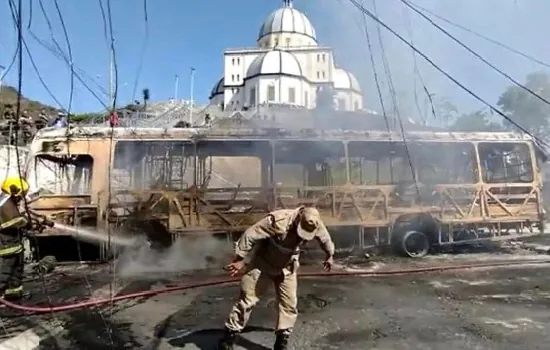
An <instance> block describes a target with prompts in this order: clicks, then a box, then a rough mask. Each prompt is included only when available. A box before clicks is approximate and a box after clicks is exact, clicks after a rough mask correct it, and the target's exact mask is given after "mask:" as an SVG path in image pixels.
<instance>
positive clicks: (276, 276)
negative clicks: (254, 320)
mask: <svg viewBox="0 0 550 350" xmlns="http://www.w3.org/2000/svg"><path fill="white" fill-rule="evenodd" d="M312 239H316V240H317V241H318V242H319V243H320V245H321V248H322V249H323V250H324V252H325V253H326V258H325V261H324V264H323V265H324V267H325V269H326V270H330V269H331V267H332V264H333V255H334V243H333V242H332V239H331V237H330V234H329V232H328V231H327V229H326V227H325V225H324V223H323V222H322V220H321V216H320V215H319V212H318V211H317V209H314V208H306V207H299V208H297V209H283V210H276V211H273V212H271V213H270V214H269V215H267V216H266V217H265V218H263V219H262V220H260V221H259V222H257V223H256V224H254V225H253V226H251V227H250V228H248V229H247V230H246V231H245V232H244V233H243V235H242V236H241V237H240V238H239V240H238V241H237V243H236V244H235V258H234V260H233V261H232V262H231V263H230V264H229V265H227V266H226V267H225V269H226V270H227V271H228V272H229V273H230V274H231V276H236V275H238V274H240V273H241V272H243V273H244V275H243V277H242V279H241V287H240V288H241V291H240V295H239V299H238V301H237V302H236V303H235V304H234V306H233V308H232V310H231V312H230V314H229V317H228V319H227V321H226V323H225V335H224V337H223V338H222V339H221V341H220V343H219V348H220V349H223V350H231V349H233V346H234V344H235V340H236V336H237V334H238V333H239V332H241V331H242V330H243V329H244V327H245V326H246V323H247V321H248V319H249V317H250V313H251V311H252V309H253V307H254V306H255V305H256V304H257V302H258V301H259V297H260V296H261V294H262V293H263V292H264V291H265V290H266V289H267V287H268V285H269V284H270V283H273V285H274V287H275V294H276V297H277V303H278V314H279V315H278V318H277V326H276V331H275V335H276V340H275V346H274V349H275V350H286V349H287V346H288V345H287V343H288V338H289V336H290V334H291V333H292V328H293V327H294V324H295V323H296V318H297V316H298V310H297V303H298V300H297V286H298V285H297V270H298V267H299V254H300V246H301V245H302V244H304V243H305V242H307V241H311V240H312Z"/></svg>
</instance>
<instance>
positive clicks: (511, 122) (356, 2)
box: [348, 0, 550, 149]
mask: <svg viewBox="0 0 550 350" xmlns="http://www.w3.org/2000/svg"><path fill="white" fill-rule="evenodd" d="M348 1H350V2H351V3H352V4H353V5H355V7H357V9H359V10H360V11H362V12H364V13H365V14H366V15H367V16H369V17H370V18H372V19H373V20H374V21H376V22H378V23H379V24H380V25H382V26H383V27H384V28H385V29H386V30H388V31H389V32H390V33H392V34H393V35H394V36H395V37H397V38H398V39H399V40H400V41H402V42H403V43H404V44H405V45H407V46H408V47H410V48H411V49H413V50H414V51H415V52H416V53H417V54H418V55H420V56H421V57H422V58H423V59H424V60H426V62H428V63H429V64H430V65H431V66H432V67H434V68H435V69H436V70H437V71H439V72H440V73H441V74H443V75H444V76H445V77H446V78H447V79H449V80H450V81H452V82H453V83H454V84H456V85H457V86H458V87H460V88H461V89H462V90H464V91H465V92H466V93H468V94H469V95H470V96H472V97H473V98H475V99H476V100H478V101H479V102H481V103H483V104H484V105H485V106H487V107H488V108H489V109H491V110H492V111H494V112H495V113H497V114H498V115H500V116H501V117H502V118H504V119H505V120H507V121H508V122H509V123H510V124H512V125H513V126H515V127H516V128H517V129H519V130H521V131H522V132H524V133H525V134H527V135H529V136H530V137H531V138H532V139H533V140H535V141H537V142H538V143H540V144H541V145H544V146H545V147H547V148H548V149H550V145H549V144H548V143H547V142H545V141H544V140H542V139H540V138H539V137H537V136H535V135H533V134H531V133H530V132H529V131H528V130H527V129H525V128H524V127H523V126H521V125H520V124H518V123H516V122H515V121H514V120H513V119H511V118H510V117H508V116H507V115H506V114H504V112H502V111H500V110H499V109H498V108H496V107H494V106H493V105H491V104H490V103H489V102H487V101H485V100H484V99H483V98H482V97H480V96H478V95H477V94H476V93H475V92H473V91H472V90H471V89H469V88H468V87H466V86H465V85H464V84H462V83H461V82H459V81H458V80H457V79H456V78H454V77H453V76H452V75H450V74H449V73H447V71H445V70H444V69H443V68H441V67H439V65H437V64H436V63H435V62H434V61H433V60H432V59H430V58H429V57H428V56H427V55H426V54H425V53H423V52H422V51H420V50H419V49H418V48H416V46H414V45H412V44H411V43H410V42H408V41H407V40H406V39H405V38H403V36H401V35H400V34H399V33H397V32H396V31H395V30H393V29H392V28H391V27H390V26H389V25H387V24H386V23H385V22H383V21H382V20H380V19H379V18H378V17H377V16H375V15H374V14H373V13H372V12H371V11H369V10H367V9H366V8H365V7H364V6H362V5H361V4H360V3H359V2H358V1H357V0H348Z"/></svg>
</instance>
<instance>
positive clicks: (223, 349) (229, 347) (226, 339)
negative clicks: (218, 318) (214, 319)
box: [218, 328, 238, 350]
mask: <svg viewBox="0 0 550 350" xmlns="http://www.w3.org/2000/svg"><path fill="white" fill-rule="evenodd" d="M237 334H238V332H235V331H232V330H230V329H227V328H226V329H225V334H224V335H223V338H222V339H221V340H220V342H219V343H218V350H233V348H234V346H235V341H236V339H237Z"/></svg>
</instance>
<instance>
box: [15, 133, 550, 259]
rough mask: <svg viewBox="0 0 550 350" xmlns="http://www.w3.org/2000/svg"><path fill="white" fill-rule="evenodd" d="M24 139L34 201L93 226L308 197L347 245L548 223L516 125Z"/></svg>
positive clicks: (183, 218) (532, 162)
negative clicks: (501, 129) (485, 129)
mask: <svg viewBox="0 0 550 350" xmlns="http://www.w3.org/2000/svg"><path fill="white" fill-rule="evenodd" d="M30 152H31V153H30V155H29V157H28V160H27V165H26V168H25V169H26V176H27V178H28V181H29V183H30V186H31V189H34V190H40V195H39V196H38V198H37V199H35V200H34V201H32V203H31V204H30V205H31V207H32V209H33V210H34V211H36V212H38V213H41V214H44V215H47V216H48V217H50V218H52V219H54V220H57V221H59V222H63V223H65V224H70V225H85V226H93V227H97V230H98V232H126V233H128V232H134V231H133V230H135V229H136V228H141V229H142V230H146V231H148V234H149V235H150V236H152V237H153V238H151V239H156V240H173V239H174V238H175V237H177V236H181V235H212V234H215V235H218V234H220V235H222V237H228V238H229V237H233V238H234V236H235V235H237V234H238V233H239V232H242V231H243V230H244V229H246V228H247V227H248V226H249V225H251V224H253V223H254V222H256V221H257V220H259V219H260V218H262V217H263V216H265V215H266V214H267V213H268V212H269V211H272V210H275V209H282V208H295V207H298V206H300V205H305V206H315V207H316V208H318V209H319V211H320V212H321V214H322V216H323V219H324V221H325V223H326V224H327V226H329V228H330V229H331V231H332V233H333V237H334V240H335V242H336V245H337V248H338V249H339V250H340V251H344V252H345V251H357V250H359V251H360V250H364V249H369V248H371V247H376V246H391V247H393V248H395V249H396V250H397V251H399V252H400V253H403V254H405V255H408V256H411V257H419V256H423V255H425V254H427V253H428V252H429V250H430V249H431V248H435V247H438V246H439V247H440V246H445V245H452V244H459V243H462V244H463V243H465V242H474V241H478V240H500V239H509V238H514V237H518V236H519V237H521V236H528V235H534V234H539V233H542V232H543V227H544V210H543V204H542V196H541V193H542V182H541V174H540V170H539V167H540V165H539V163H540V162H541V161H542V160H543V157H542V153H540V151H539V150H538V148H537V147H536V145H535V144H534V143H533V141H532V140H531V138H530V137H529V136H526V135H522V134H517V133H451V132H425V131H422V132H409V133H407V134H406V135H405V137H403V136H402V135H400V134H397V133H388V132H380V131H374V132H370V131H369V132H355V131H349V132H348V131H346V132H344V131H341V132H338V131H333V132H326V131H324V132H321V131H315V130H302V131H287V130H282V129H244V128H241V129H231V130H229V129H219V130H217V129H215V128H212V129H200V128H197V129H153V128H151V129H147V128H137V129H131V128H127V129H126V128H124V129H123V128H114V129H111V128H101V127H81V128H80V127H77V128H71V130H70V132H68V133H67V132H66V130H65V129H45V130H41V131H40V132H39V133H38V134H37V136H36V137H35V139H34V141H33V143H32V145H31V151H30ZM55 234H61V233H60V232H54V231H52V230H50V231H48V230H46V231H44V232H43V233H42V235H43V236H51V235H55ZM105 234H107V233H105ZM102 251H103V252H104V253H105V247H103V249H102Z"/></svg>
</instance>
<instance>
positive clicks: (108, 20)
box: [98, 0, 118, 319]
mask: <svg viewBox="0 0 550 350" xmlns="http://www.w3.org/2000/svg"><path fill="white" fill-rule="evenodd" d="M98 1H99V4H100V8H101V14H102V19H103V23H105V24H106V26H105V27H106V28H108V29H109V39H110V45H109V51H110V57H111V60H112V61H111V63H110V65H109V67H110V71H111V74H114V87H113V86H111V87H110V90H113V88H114V91H113V96H112V101H111V102H112V105H111V114H110V116H109V117H111V116H113V114H114V113H116V103H117V94H118V64H117V60H116V49H115V37H114V34H113V17H112V13H111V1H110V0H106V1H107V6H106V9H107V11H106V12H105V8H104V7H103V3H102V0H98ZM111 67H112V70H111ZM113 71H114V72H113ZM109 92H111V91H109ZM113 144H114V124H113V123H111V132H110V137H109V167H108V171H107V172H108V178H107V183H108V190H107V191H108V194H107V203H111V200H112V193H111V192H112V176H113V171H112V170H113V169H112V160H113ZM106 221H107V252H110V251H111V249H112V241H111V239H112V230H111V223H110V222H109V217H107V220H106ZM109 273H110V274H111V275H112V276H113V278H112V280H111V282H110V283H109V297H110V298H109V299H110V300H111V302H110V305H111V311H112V310H113V307H114V297H115V295H114V291H113V286H114V284H115V283H116V267H115V266H114V262H113V261H111V262H110V264H109ZM112 317H113V312H111V313H110V318H111V319H112Z"/></svg>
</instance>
